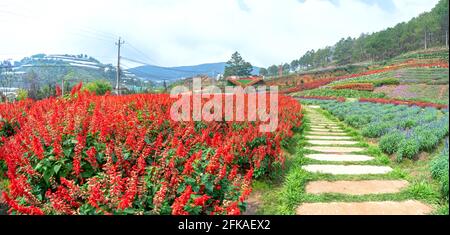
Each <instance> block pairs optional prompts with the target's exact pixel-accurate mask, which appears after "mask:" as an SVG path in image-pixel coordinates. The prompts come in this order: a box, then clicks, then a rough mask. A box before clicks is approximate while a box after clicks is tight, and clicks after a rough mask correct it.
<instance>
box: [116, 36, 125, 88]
mask: <svg viewBox="0 0 450 235" xmlns="http://www.w3.org/2000/svg"><path fill="white" fill-rule="evenodd" d="M124 43H125V41H122V38H120V37H119V41H118V42H116V46H117V74H116V92H117V94H118V95H120V47H121V46H122V45H123V44H124Z"/></svg>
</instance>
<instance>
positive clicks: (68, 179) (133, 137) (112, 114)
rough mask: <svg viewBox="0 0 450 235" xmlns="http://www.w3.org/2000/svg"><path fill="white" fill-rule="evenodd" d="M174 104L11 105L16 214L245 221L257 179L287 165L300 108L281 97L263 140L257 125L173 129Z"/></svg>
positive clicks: (165, 100) (6, 157)
mask: <svg viewBox="0 0 450 235" xmlns="http://www.w3.org/2000/svg"><path fill="white" fill-rule="evenodd" d="M191 100H192V97H191ZM267 100H269V99H267ZM174 102H176V99H173V98H170V97H169V95H131V96H120V97H115V96H104V97H99V96H93V95H90V94H87V93H77V94H75V96H74V97H71V98H68V99H55V98H50V99H46V100H42V101H38V102H32V103H31V104H32V105H31V107H29V108H28V109H26V110H23V105H20V104H19V103H15V104H13V105H11V106H10V110H11V113H16V114H17V116H12V117H8V119H9V120H13V119H17V120H18V121H19V123H20V126H19V125H18V126H15V127H14V128H13V130H14V133H15V134H13V135H10V136H8V137H4V138H3V141H4V142H3V145H2V146H1V147H0V159H2V160H3V161H5V162H6V165H7V168H8V169H7V177H8V178H9V180H10V185H9V189H8V192H6V193H4V194H3V196H4V198H5V200H6V202H7V204H8V205H9V206H10V213H11V214H65V215H66V214H68V215H72V214H173V215H186V214H240V213H241V212H242V211H243V210H244V209H245V200H246V198H247V197H248V195H249V194H250V192H251V183H252V178H254V177H260V176H264V175H267V174H270V173H271V172H272V171H274V170H276V169H279V168H281V167H282V165H283V162H284V157H283V155H282V151H281V147H282V144H283V143H284V140H286V139H287V138H289V137H291V136H292V135H293V132H292V129H293V128H295V127H299V126H300V125H301V117H302V114H301V105H300V104H299V103H298V101H296V100H295V99H293V98H291V97H286V96H280V97H279V124H278V128H277V130H276V131H275V132H273V133H262V132H259V125H260V124H262V123H263V122H261V121H259V120H258V121H256V122H250V121H244V122H225V121H220V122H217V121H213V122H206V121H199V122H194V121H189V122H178V121H173V120H171V118H170V111H171V107H172V105H173V104H174ZM16 104H17V106H16Z"/></svg>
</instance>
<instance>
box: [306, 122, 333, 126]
mask: <svg viewBox="0 0 450 235" xmlns="http://www.w3.org/2000/svg"><path fill="white" fill-rule="evenodd" d="M310 123H311V125H316V126H339V125H338V124H337V123H335V122H327V123H321V122H310Z"/></svg>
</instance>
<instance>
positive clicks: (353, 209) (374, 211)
mask: <svg viewBox="0 0 450 235" xmlns="http://www.w3.org/2000/svg"><path fill="white" fill-rule="evenodd" d="M296 212H297V215H426V214H430V213H431V212H432V208H431V207H430V206H428V205H426V204H424V203H422V202H420V201H415V200H408V201H401V202H394V201H382V202H330V203H305V204H302V205H301V206H299V207H298V208H297V210H296Z"/></svg>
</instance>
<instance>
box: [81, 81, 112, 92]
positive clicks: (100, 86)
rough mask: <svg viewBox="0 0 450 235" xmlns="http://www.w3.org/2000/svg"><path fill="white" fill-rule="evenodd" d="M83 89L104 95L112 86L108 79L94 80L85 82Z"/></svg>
mask: <svg viewBox="0 0 450 235" xmlns="http://www.w3.org/2000/svg"><path fill="white" fill-rule="evenodd" d="M83 90H86V91H89V92H94V93H95V94H96V95H104V94H106V93H107V92H108V91H111V90H112V86H111V84H110V83H109V82H108V81H105V80H96V81H93V82H90V83H88V84H86V85H85V86H84V87H83Z"/></svg>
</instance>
